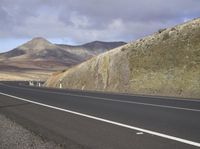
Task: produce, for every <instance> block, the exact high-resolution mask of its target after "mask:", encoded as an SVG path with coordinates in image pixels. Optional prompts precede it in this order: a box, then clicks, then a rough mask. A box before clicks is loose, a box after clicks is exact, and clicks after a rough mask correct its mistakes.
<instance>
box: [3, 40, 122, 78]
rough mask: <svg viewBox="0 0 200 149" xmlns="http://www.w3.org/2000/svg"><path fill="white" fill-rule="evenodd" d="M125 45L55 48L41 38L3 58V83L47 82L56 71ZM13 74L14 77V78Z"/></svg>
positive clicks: (90, 44)
mask: <svg viewBox="0 0 200 149" xmlns="http://www.w3.org/2000/svg"><path fill="white" fill-rule="evenodd" d="M124 44H126V43H125V42H101V41H94V42H91V43H87V44H84V45H79V46H71V45H59V44H53V43H51V42H49V41H47V40H46V39H44V38H41V37H37V38H34V39H32V40H30V41H28V42H27V43H25V44H23V45H21V46H19V47H17V48H15V49H13V50H11V51H8V52H5V53H2V54H0V73H1V74H0V80H7V79H9V80H13V79H14V80H24V79H42V80H43V79H45V78H47V77H48V75H49V73H50V72H52V71H55V70H62V69H64V68H65V69H66V68H67V67H72V66H74V65H76V64H79V63H81V62H83V61H85V60H87V59H89V58H91V57H93V56H95V55H98V54H100V53H102V52H105V51H108V50H110V49H112V48H115V47H117V46H121V45H124ZM11 74H13V75H12V77H11V76H10V75H11ZM19 74H20V75H19ZM40 74H41V75H42V76H41V75H40Z"/></svg>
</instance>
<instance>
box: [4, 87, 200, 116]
mask: <svg viewBox="0 0 200 149" xmlns="http://www.w3.org/2000/svg"><path fill="white" fill-rule="evenodd" d="M3 86H7V87H10V88H18V89H23V90H30V91H37V92H42V93H50V94H57V95H68V96H73V97H82V98H83V97H85V98H87V99H88V98H90V99H100V100H104V101H113V102H121V103H129V104H137V105H144V106H152V107H159V108H168V109H176V110H185V111H193V112H200V110H199V109H191V108H183V107H175V106H166V105H159V104H150V103H143V102H136V101H127V100H118V99H111V98H103V97H95V96H88V95H76V94H72V93H60V92H55V91H51V92H50V91H44V90H38V89H30V88H23V87H17V86H9V85H5V84H3Z"/></svg>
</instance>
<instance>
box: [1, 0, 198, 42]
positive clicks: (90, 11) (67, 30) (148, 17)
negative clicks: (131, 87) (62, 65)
mask: <svg viewBox="0 0 200 149" xmlns="http://www.w3.org/2000/svg"><path fill="white" fill-rule="evenodd" d="M199 6H200V1H199V0H184V1H183V0H168V1H164V0H154V1H152V0H140V1H138V0H118V1H116V0H84V1H83V0H28V1H27V0H15V1H13V0H0V28H1V30H0V38H33V37H35V36H43V37H46V38H57V39H58V38H62V39H66V40H67V41H68V40H69V41H73V42H77V43H83V42H88V41H92V40H107V41H111V40H124V41H130V40H134V39H136V38H140V37H142V36H145V35H148V34H150V33H153V32H155V31H156V30H158V29H159V28H164V27H168V26H172V25H175V24H177V23H181V22H184V21H186V20H188V19H191V18H195V17H199V16H198V15H199V14H200V9H199Z"/></svg>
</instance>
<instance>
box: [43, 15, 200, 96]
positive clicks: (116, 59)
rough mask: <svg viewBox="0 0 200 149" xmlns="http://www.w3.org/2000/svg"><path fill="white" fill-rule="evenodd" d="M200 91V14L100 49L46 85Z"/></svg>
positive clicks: (178, 92)
mask: <svg viewBox="0 0 200 149" xmlns="http://www.w3.org/2000/svg"><path fill="white" fill-rule="evenodd" d="M59 80H62V85H63V87H64V88H73V89H85V90H97V91H111V92H125V93H134V94H153V95H165V96H182V97H197V98H199V97H200V18H198V19H193V20H191V21H189V22H186V23H184V24H180V25H177V26H175V27H172V28H168V29H162V30H159V31H158V32H156V33H154V34H153V35H151V36H148V37H145V38H143V39H139V40H136V41H133V42H131V43H129V44H126V45H124V46H121V47H118V48H116V49H113V50H110V51H108V52H105V53H103V54H100V55H98V56H96V57H93V58H92V59H90V60H88V61H86V62H84V63H81V64H79V65H77V66H75V67H73V68H70V69H68V70H66V71H65V72H62V73H57V74H54V75H52V76H51V77H50V78H49V79H48V80H47V82H46V86H49V87H59Z"/></svg>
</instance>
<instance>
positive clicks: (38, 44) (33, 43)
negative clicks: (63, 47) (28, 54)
mask: <svg viewBox="0 0 200 149" xmlns="http://www.w3.org/2000/svg"><path fill="white" fill-rule="evenodd" d="M53 47H54V45H53V44H52V43H51V42H49V41H48V40H46V39H45V38H42V37H36V38H33V39H32V40H30V41H28V42H27V43H25V44H23V45H21V46H20V47H18V48H19V49H22V50H43V49H49V48H50V49H51V48H53Z"/></svg>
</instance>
